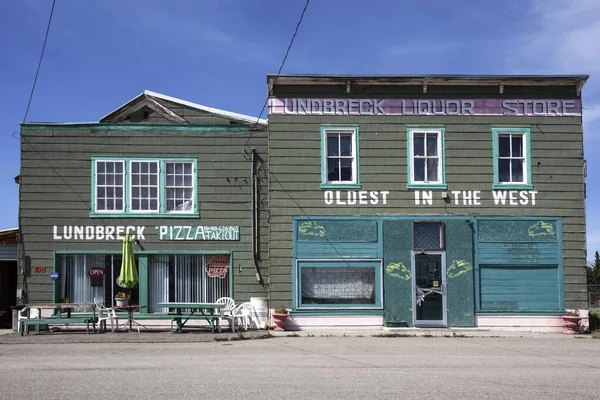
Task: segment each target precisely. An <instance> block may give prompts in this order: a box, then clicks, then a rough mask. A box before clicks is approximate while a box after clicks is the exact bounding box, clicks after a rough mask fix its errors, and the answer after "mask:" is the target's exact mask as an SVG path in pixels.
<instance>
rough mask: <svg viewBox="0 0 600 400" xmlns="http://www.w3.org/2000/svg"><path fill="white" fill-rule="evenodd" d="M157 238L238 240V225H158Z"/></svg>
mask: <svg viewBox="0 0 600 400" xmlns="http://www.w3.org/2000/svg"><path fill="white" fill-rule="evenodd" d="M157 228H158V240H240V227H239V226H190V225H187V226H159V227H157Z"/></svg>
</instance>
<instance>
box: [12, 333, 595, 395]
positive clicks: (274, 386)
mask: <svg viewBox="0 0 600 400" xmlns="http://www.w3.org/2000/svg"><path fill="white" fill-rule="evenodd" d="M599 375H600V340H594V339H575V338H573V337H569V336H566V337H565V338H564V339H563V338H561V339H554V338H552V339H546V338H443V337H438V338H422V337H411V338H378V337H276V338H271V339H263V340H244V341H227V342H191V343H72V344H67V343H58V344H33V343H0V393H1V395H0V397H2V398H4V399H7V400H8V399H9V400H16V399H37V398H43V399H83V398H92V399H128V400H130V399H131V400H133V399H204V398H206V399H208V398H210V399H246V400H253V399H259V398H260V399H275V398H278V399H279V398H281V399H310V400H315V399H328V400H333V399H344V400H348V399H428V398H438V399H478V400H480V399H510V400H515V399H528V400H535V399H594V398H596V399H597V398H600V378H599Z"/></svg>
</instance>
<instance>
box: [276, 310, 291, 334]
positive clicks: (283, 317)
mask: <svg viewBox="0 0 600 400" xmlns="http://www.w3.org/2000/svg"><path fill="white" fill-rule="evenodd" d="M288 316H289V315H288V311H287V309H286V308H285V307H284V306H276V307H275V308H274V309H273V322H275V325H277V326H276V327H275V329H273V330H274V331H285V321H287V319H288Z"/></svg>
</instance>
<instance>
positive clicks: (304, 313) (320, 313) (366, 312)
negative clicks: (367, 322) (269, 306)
mask: <svg viewBox="0 0 600 400" xmlns="http://www.w3.org/2000/svg"><path fill="white" fill-rule="evenodd" d="M290 315H297V316H299V317H321V316H345V315H347V316H360V315H383V310H310V311H306V310H295V311H292V312H291V313H290Z"/></svg>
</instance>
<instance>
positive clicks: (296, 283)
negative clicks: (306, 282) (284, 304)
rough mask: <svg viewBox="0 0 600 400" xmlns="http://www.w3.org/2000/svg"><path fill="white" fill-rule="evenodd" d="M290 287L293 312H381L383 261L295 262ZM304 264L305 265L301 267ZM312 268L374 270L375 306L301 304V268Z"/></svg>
mask: <svg viewBox="0 0 600 400" xmlns="http://www.w3.org/2000/svg"><path fill="white" fill-rule="evenodd" d="M295 261H296V262H295V263H294V264H295V265H294V274H293V276H292V287H293V288H294V289H293V292H294V293H293V294H294V299H293V304H294V305H295V310H294V311H305V310H331V311H340V310H382V309H383V273H382V270H383V261H382V260H381V259H347V260H345V259H315V260H310V259H299V260H295ZM303 264H305V265H303ZM314 267H327V268H330V267H333V268H347V267H361V268H364V267H370V268H374V269H375V286H376V287H375V304H303V303H302V268H314Z"/></svg>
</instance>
